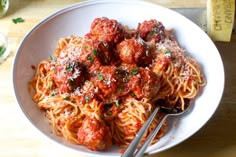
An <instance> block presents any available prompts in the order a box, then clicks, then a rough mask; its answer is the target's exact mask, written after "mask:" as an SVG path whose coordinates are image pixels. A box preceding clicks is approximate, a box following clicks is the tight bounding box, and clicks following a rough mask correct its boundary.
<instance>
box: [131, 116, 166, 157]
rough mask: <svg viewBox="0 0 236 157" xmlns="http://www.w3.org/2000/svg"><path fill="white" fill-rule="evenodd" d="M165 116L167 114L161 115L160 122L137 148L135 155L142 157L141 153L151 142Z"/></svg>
mask: <svg viewBox="0 0 236 157" xmlns="http://www.w3.org/2000/svg"><path fill="white" fill-rule="evenodd" d="M167 117H168V114H166V115H165V116H163V118H162V119H161V121H160V123H159V124H158V125H157V126H156V127H155V129H154V130H153V131H152V133H150V134H149V136H148V137H147V139H146V140H145V142H144V144H143V145H142V147H141V148H140V149H139V150H137V153H136V154H135V155H134V156H135V157H142V156H143V154H144V152H145V151H146V149H147V147H148V146H149V144H150V143H151V142H152V140H153V139H154V137H155V136H156V134H157V133H158V131H159V130H160V128H161V126H162V124H163V123H164V121H165V120H166V118H167Z"/></svg>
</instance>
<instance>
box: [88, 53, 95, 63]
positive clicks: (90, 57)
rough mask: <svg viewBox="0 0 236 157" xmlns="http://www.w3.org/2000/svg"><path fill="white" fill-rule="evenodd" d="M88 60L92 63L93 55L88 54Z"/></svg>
mask: <svg viewBox="0 0 236 157" xmlns="http://www.w3.org/2000/svg"><path fill="white" fill-rule="evenodd" d="M88 60H89V61H90V62H91V63H93V62H94V55H91V56H89V57H88Z"/></svg>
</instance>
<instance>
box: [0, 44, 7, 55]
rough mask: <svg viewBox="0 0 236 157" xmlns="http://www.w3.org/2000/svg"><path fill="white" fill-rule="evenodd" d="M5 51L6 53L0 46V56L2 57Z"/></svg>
mask: <svg viewBox="0 0 236 157" xmlns="http://www.w3.org/2000/svg"><path fill="white" fill-rule="evenodd" d="M5 51H6V48H5V47H3V46H0V56H2V55H3V54H4V52H5Z"/></svg>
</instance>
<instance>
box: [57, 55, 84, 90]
mask: <svg viewBox="0 0 236 157" xmlns="http://www.w3.org/2000/svg"><path fill="white" fill-rule="evenodd" d="M85 80H86V73H85V70H84V68H83V66H82V65H81V64H80V63H78V62H76V61H68V62H66V63H65V64H64V63H63V62H60V60H58V62H57V64H56V66H55V69H54V71H53V81H54V82H55V84H56V86H57V87H58V88H59V89H60V91H61V92H62V93H67V92H70V91H73V90H74V89H76V88H77V87H78V86H80V85H82V84H83V83H84V81H85Z"/></svg>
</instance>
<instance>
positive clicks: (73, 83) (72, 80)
mask: <svg viewBox="0 0 236 157" xmlns="http://www.w3.org/2000/svg"><path fill="white" fill-rule="evenodd" d="M67 81H68V83H69V85H70V89H73V87H74V85H75V81H74V79H73V78H69V79H68V80H67Z"/></svg>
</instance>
